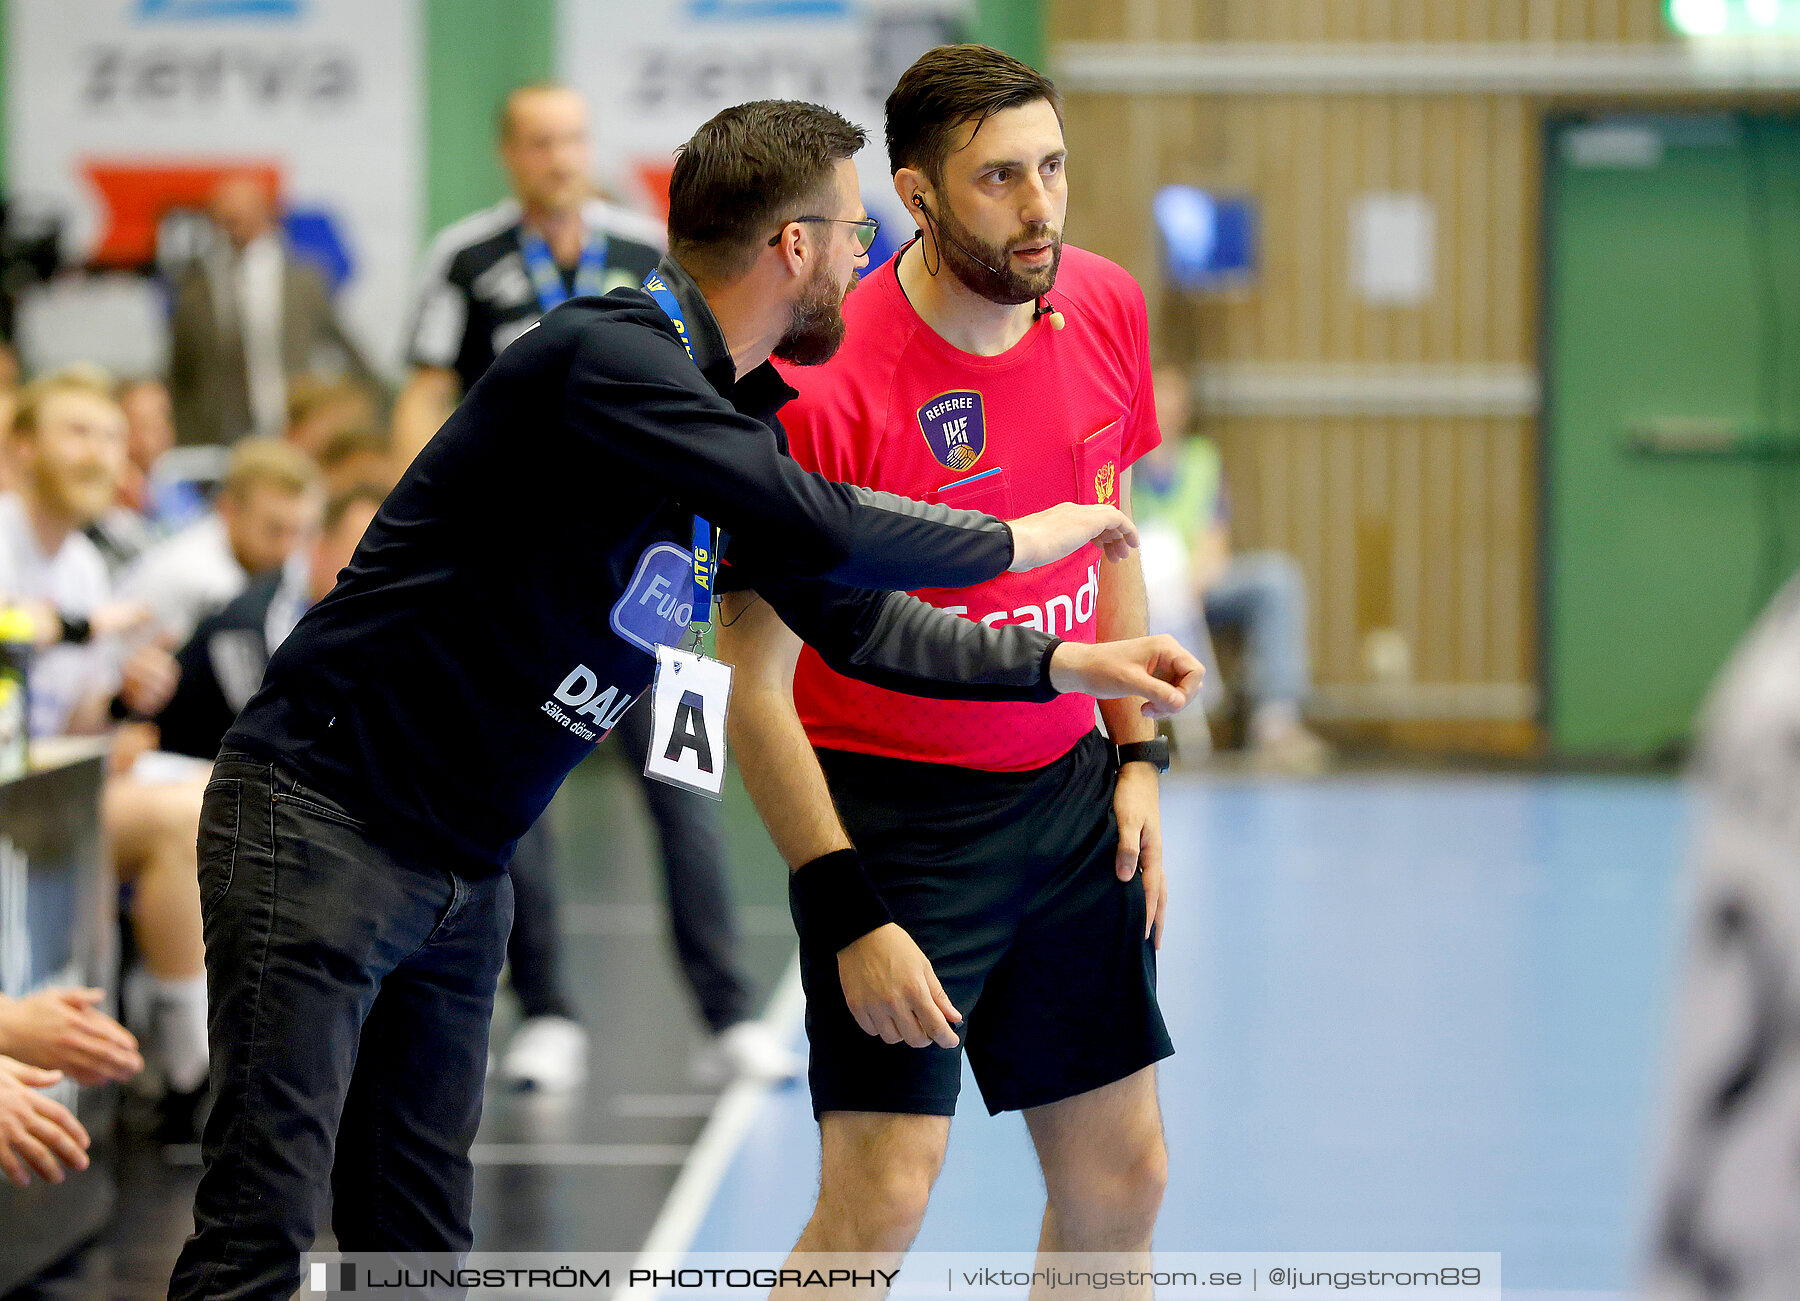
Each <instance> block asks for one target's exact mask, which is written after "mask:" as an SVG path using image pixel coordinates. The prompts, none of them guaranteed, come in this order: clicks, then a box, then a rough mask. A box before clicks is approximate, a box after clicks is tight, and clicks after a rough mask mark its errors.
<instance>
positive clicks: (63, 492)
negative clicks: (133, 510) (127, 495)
mask: <svg viewBox="0 0 1800 1301" xmlns="http://www.w3.org/2000/svg"><path fill="white" fill-rule="evenodd" d="M37 486H38V490H39V491H40V492H41V493H42V494H43V495H44V497H46V498H47V499H48V500H49V501H50V502H51V503H52V506H53V509H55V510H57V511H59V512H61V513H62V514H63V515H65V516H67V517H68V518H69V519H72V520H78V521H80V524H81V526H82V527H83V528H85V527H86V526H87V525H89V524H92V523H93V522H94V521H95V520H97V519H99V518H100V517H101V516H102V515H104V514H106V512H107V511H108V510H109V509H110V508H111V507H112V504H113V497H114V496H115V495H116V493H117V491H118V480H117V479H116V477H115V476H113V475H112V474H109V473H107V472H106V471H105V470H103V469H102V470H90V469H73V470H71V469H61V468H59V469H40V470H39V472H38V475H37Z"/></svg>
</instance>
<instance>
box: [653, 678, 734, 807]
mask: <svg viewBox="0 0 1800 1301" xmlns="http://www.w3.org/2000/svg"><path fill="white" fill-rule="evenodd" d="M730 702H731V665H729V664H723V663H721V662H719V661H718V660H712V659H707V658H706V656H704V655H695V654H692V653H690V652H688V651H684V650H679V649H677V648H676V647H674V646H658V647H657V648H656V682H655V684H654V685H653V686H652V687H651V688H650V753H649V754H648V755H647V756H646V757H645V759H644V775H645V776H646V777H654V778H656V780H657V781H660V782H667V783H668V784H669V785H671V786H679V787H681V788H682V789H683V790H690V791H696V792H698V793H699V794H701V795H705V796H709V797H710V798H712V799H715V800H717V799H723V798H724V786H725V709H726V706H727V705H729V704H730Z"/></svg>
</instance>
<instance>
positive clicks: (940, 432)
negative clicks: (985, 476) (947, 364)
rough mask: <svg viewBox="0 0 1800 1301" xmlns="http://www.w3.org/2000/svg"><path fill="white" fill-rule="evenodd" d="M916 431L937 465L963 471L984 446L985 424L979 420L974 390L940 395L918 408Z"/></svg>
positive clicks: (953, 391) (978, 408)
mask: <svg viewBox="0 0 1800 1301" xmlns="http://www.w3.org/2000/svg"><path fill="white" fill-rule="evenodd" d="M919 429H920V432H922V433H923V434H924V435H925V444H926V446H928V447H929V448H931V454H932V455H933V456H935V457H937V459H938V463H939V464H940V465H945V466H948V467H949V468H950V469H952V470H966V469H968V468H969V467H970V466H971V465H974V464H975V462H977V461H979V460H980V459H981V452H982V449H983V448H984V447H986V446H987V423H986V422H985V421H984V420H983V419H982V418H981V394H979V393H977V392H976V391H975V390H974V389H967V388H962V389H952V390H950V392H948V393H940V394H938V395H937V396H936V397H934V398H932V399H931V401H929V402H927V403H926V404H925V405H924V406H922V407H920V408H919Z"/></svg>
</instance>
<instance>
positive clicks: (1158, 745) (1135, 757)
mask: <svg viewBox="0 0 1800 1301" xmlns="http://www.w3.org/2000/svg"><path fill="white" fill-rule="evenodd" d="M1113 755H1114V757H1115V758H1116V759H1117V760H1118V764H1119V767H1121V768H1123V767H1124V766H1125V765H1126V764H1128V763H1147V764H1150V765H1152V766H1154V767H1155V769H1156V771H1157V772H1168V771H1169V738H1168V737H1166V736H1159V737H1157V738H1156V739H1155V740H1153V741H1133V742H1132V743H1131V744H1130V745H1115V746H1114V747H1113Z"/></svg>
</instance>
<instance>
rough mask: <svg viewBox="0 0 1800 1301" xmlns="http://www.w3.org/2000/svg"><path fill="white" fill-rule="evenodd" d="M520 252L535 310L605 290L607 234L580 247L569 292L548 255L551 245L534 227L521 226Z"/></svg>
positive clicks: (559, 268) (547, 309) (559, 269)
mask: <svg viewBox="0 0 1800 1301" xmlns="http://www.w3.org/2000/svg"><path fill="white" fill-rule="evenodd" d="M519 251H520V252H521V253H523V254H524V255H525V270H526V271H528V272H529V273H530V274H531V287H532V288H533V289H535V290H537V300H538V310H539V311H543V312H547V311H549V310H550V309H551V308H552V307H559V306H561V305H562V304H563V303H566V302H568V301H569V299H570V298H571V297H575V298H587V297H592V296H594V295H596V294H603V293H605V292H606V285H605V283H604V282H605V278H606V236H604V235H597V236H595V237H594V238H593V239H592V240H589V241H587V242H585V243H583V244H582V246H581V262H580V263H579V264H578V265H577V266H576V268H575V292H574V294H570V292H569V291H568V289H567V288H566V287H565V286H564V284H563V275H562V268H561V267H559V266H557V265H556V259H555V258H553V257H551V256H550V246H549V245H548V244H546V243H544V237H543V236H542V235H540V234H538V233H537V232H536V231H534V230H527V229H524V228H521V229H520V231H519Z"/></svg>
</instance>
